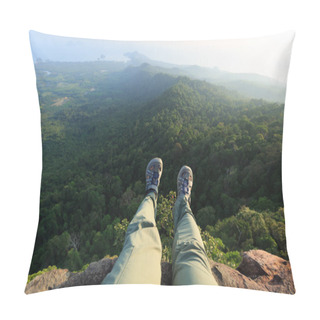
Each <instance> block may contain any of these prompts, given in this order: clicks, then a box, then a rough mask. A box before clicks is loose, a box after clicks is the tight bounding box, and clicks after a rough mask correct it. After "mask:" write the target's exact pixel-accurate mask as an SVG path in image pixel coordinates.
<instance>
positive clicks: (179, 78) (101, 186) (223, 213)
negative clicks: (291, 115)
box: [30, 61, 287, 273]
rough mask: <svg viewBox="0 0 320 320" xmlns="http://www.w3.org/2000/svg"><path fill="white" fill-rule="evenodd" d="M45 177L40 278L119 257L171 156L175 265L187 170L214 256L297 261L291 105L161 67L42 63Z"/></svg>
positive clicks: (164, 201) (164, 211) (36, 261)
mask: <svg viewBox="0 0 320 320" xmlns="http://www.w3.org/2000/svg"><path fill="white" fill-rule="evenodd" d="M35 66H36V74H37V87H38V92H39V101H40V107H41V121H42V143H43V172H42V185H41V199H40V220H39V228H38V234H37V239H36V245H35V251H34V256H33V260H32V264H31V268H30V273H34V272H36V271H38V270H40V269H42V268H45V267H48V266H49V265H53V264H54V265H57V266H58V267H67V268H69V269H70V270H79V269H81V268H82V266H83V265H85V264H87V263H90V262H92V261H95V260H97V259H100V258H102V257H104V256H105V255H107V254H109V255H118V254H119V253H120V251H121V248H122V241H123V238H124V232H125V229H126V226H127V224H128V222H129V221H130V220H131V218H132V217H133V215H134V213H135V211H136V209H137V207H138V205H139V203H140V201H141V200H142V198H143V196H144V192H145V190H144V188H145V180H144V176H145V167H146V165H147V163H148V161H149V160H150V159H152V158H153V157H161V158H162V160H163V163H164V173H163V176H162V179H161V185H160V197H159V206H158V216H157V219H158V222H157V223H158V227H159V231H160V235H161V238H162V242H163V248H164V250H163V251H164V252H163V259H167V260H168V261H169V260H170V254H171V251H170V250H171V249H170V244H171V241H172V237H173V231H172V220H171V219H172V218H171V217H170V215H171V211H170V210H171V208H172V205H173V204H174V199H175V191H176V176H177V174H178V171H179V169H180V167H181V166H182V165H185V164H186V165H189V166H190V167H191V168H192V170H193V173H194V187H193V190H192V202H191V203H192V205H191V207H192V210H193V212H194V215H195V217H196V219H197V222H198V224H199V226H200V228H201V230H202V236H203V239H204V242H205V245H206V249H207V253H208V255H209V256H210V257H212V258H213V259H216V260H219V259H220V260H219V261H223V262H225V263H228V264H229V265H230V266H233V267H236V266H237V263H239V262H240V260H239V259H240V254H239V253H240V252H242V251H243V250H248V249H252V248H259V249H264V250H267V251H269V252H271V253H273V254H277V255H279V256H281V257H284V258H287V253H286V243H285V227H284V215H283V200H282V185H281V147H282V127H283V111H284V105H283V104H279V103H276V102H270V101H266V100H262V99H252V98H249V97H247V96H245V95H243V94H241V93H239V92H237V91H235V90H233V89H232V88H231V87H230V88H231V89H230V88H229V89H227V88H225V87H224V86H218V85H213V84H212V83H210V82H207V81H201V80H196V79H194V78H189V77H187V76H185V75H179V74H178V72H175V74H174V73H173V72H165V68H159V67H155V66H152V65H150V64H146V63H144V64H141V65H139V66H129V67H126V66H125V64H124V63H122V62H110V61H96V62H81V63H80V62H72V63H71V62H70V63H68V62H59V63H58V62H41V63H37V64H36V65H35Z"/></svg>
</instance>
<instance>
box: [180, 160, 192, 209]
mask: <svg viewBox="0 0 320 320" xmlns="http://www.w3.org/2000/svg"><path fill="white" fill-rule="evenodd" d="M192 184H193V174H192V170H191V168H190V167H188V166H183V167H182V168H181V169H180V171H179V174H178V178H177V188H178V197H179V196H180V195H184V196H186V197H187V199H188V201H189V203H191V189H192Z"/></svg>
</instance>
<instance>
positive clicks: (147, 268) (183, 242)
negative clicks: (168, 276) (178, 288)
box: [102, 158, 217, 285]
mask: <svg viewBox="0 0 320 320" xmlns="http://www.w3.org/2000/svg"><path fill="white" fill-rule="evenodd" d="M161 174H162V161H161V159H159V158H155V159H153V160H151V161H150V162H149V164H148V166H147V171H146V180H147V183H146V184H147V187H146V189H147V194H146V196H145V198H144V200H143V201H142V202H141V204H140V206H139V208H138V210H137V212H136V214H135V215H134V217H133V219H132V221H131V222H130V224H129V226H128V229H127V232H126V237H125V242H124V246H123V249H122V251H121V253H120V256H119V258H118V260H117V262H116V263H115V265H114V267H113V269H112V271H111V272H110V273H109V274H108V275H107V276H106V277H105V278H104V280H103V281H102V284H141V283H148V284H160V283H161V252H162V246H161V240H160V235H159V231H158V229H157V226H156V221H155V219H156V213H157V211H156V208H157V194H158V185H159V183H160V177H161ZM192 182H193V176H192V171H191V169H190V168H189V167H186V166H184V167H182V168H181V170H180V172H179V175H178V180H177V185H178V195H177V200H176V203H175V206H174V209H173V219H174V241H173V248H172V284H173V285H188V284H211V285H217V282H216V281H215V279H214V277H213V276H212V273H211V269H210V265H209V262H208V258H207V255H206V252H205V249H204V245H203V242H202V239H201V235H200V232H199V228H198V226H197V224H196V221H195V218H194V216H193V214H192V211H191V208H190V194H191V188H192Z"/></svg>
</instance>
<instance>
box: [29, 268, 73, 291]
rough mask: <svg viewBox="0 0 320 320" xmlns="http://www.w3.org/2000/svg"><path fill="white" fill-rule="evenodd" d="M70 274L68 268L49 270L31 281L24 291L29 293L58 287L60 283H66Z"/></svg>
mask: <svg viewBox="0 0 320 320" xmlns="http://www.w3.org/2000/svg"><path fill="white" fill-rule="evenodd" d="M69 276H70V272H69V270H68V269H54V270H51V271H48V272H46V273H43V274H41V275H39V276H37V277H35V278H34V279H33V280H32V281H30V282H29V283H28V284H27V286H26V288H25V291H24V292H25V293H26V294H29V293H36V292H41V291H46V290H50V289H53V288H56V287H57V286H59V285H60V284H62V283H65V282H66V281H67V280H68V278H69Z"/></svg>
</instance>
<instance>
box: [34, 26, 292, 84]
mask: <svg viewBox="0 0 320 320" xmlns="http://www.w3.org/2000/svg"><path fill="white" fill-rule="evenodd" d="M293 37H294V33H293V32H286V33H282V34H278V35H274V36H266V37H260V38H252V39H235V40H214V41H187V42H186V41H180V42H179V41H174V42H173V41H170V42H163V41H157V42H143V41H139V42H135V41H127V42H126V41H108V40H89V39H81V38H68V37H58V36H49V35H45V34H42V33H38V32H33V31H32V32H30V40H31V47H32V53H33V56H34V59H37V58H39V57H40V58H41V59H43V60H46V59H49V60H53V61H88V60H97V58H99V57H100V56H101V55H102V54H103V55H104V56H105V59H106V60H125V59H126V57H125V56H124V54H125V53H126V52H133V51H137V52H139V53H141V54H143V55H146V56H147V57H149V58H150V59H152V60H159V61H164V62H169V63H173V64H181V65H199V66H204V67H218V68H220V69H222V70H225V71H229V72H236V73H257V74H261V75H265V76H268V77H271V78H274V79H277V80H279V81H281V82H284V81H286V78H287V72H288V66H289V57H290V52H291V46H292V40H293Z"/></svg>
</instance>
